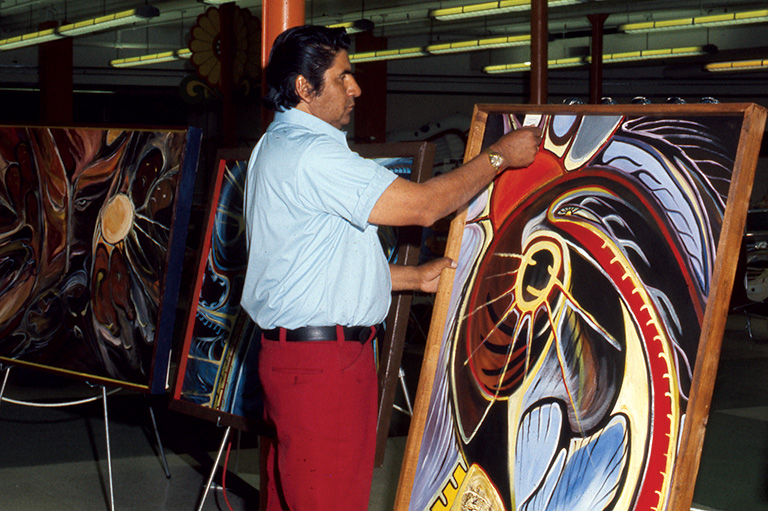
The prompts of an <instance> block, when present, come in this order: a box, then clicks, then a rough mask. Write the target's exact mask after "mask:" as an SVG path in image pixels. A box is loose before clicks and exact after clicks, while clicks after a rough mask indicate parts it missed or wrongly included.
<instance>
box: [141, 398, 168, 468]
mask: <svg viewBox="0 0 768 511" xmlns="http://www.w3.org/2000/svg"><path fill="white" fill-rule="evenodd" d="M147 406H148V407H149V417H150V419H152V429H154V430H155V440H157V448H158V449H159V450H160V458H161V459H162V460H163V470H164V471H165V477H166V478H167V479H170V478H171V469H170V468H168V459H167V458H166V457H165V449H163V442H162V441H161V440H160V432H159V431H158V430H157V421H155V411H154V410H153V409H152V405H151V404H148V405H147Z"/></svg>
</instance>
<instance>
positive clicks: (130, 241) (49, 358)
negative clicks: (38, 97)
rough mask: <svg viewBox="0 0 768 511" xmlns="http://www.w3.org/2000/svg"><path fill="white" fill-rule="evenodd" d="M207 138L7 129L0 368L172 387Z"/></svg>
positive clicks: (2, 131)
mask: <svg viewBox="0 0 768 511" xmlns="http://www.w3.org/2000/svg"><path fill="white" fill-rule="evenodd" d="M200 140H201V132H200V131H199V130H197V129H188V130H154V129H147V130H139V129H101V128H46V127H23V126H2V127H0V184H1V186H0V278H1V279H2V286H1V287H0V364H14V365H23V366H26V367H30V368H39V369H42V370H47V371H52V372H57V373H61V374H65V375H70V376H73V377H77V378H82V379H87V380H89V381H92V382H96V383H103V384H107V385H115V386H122V387H131V388H136V389H139V390H144V391H149V392H158V393H159V392H164V391H165V389H166V386H167V375H168V370H169V353H170V350H171V344H172V336H173V327H174V319H175V315H176V303H177V297H178V294H179V285H180V275H181V266H182V261H183V256H184V246H185V240H186V235H187V224H188V221H189V212H190V200H189V197H191V195H192V194H191V192H192V189H193V187H194V180H195V173H196V170H197V161H198V155H199V148H200Z"/></svg>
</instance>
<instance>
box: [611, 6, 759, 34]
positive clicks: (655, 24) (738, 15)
mask: <svg viewBox="0 0 768 511" xmlns="http://www.w3.org/2000/svg"><path fill="white" fill-rule="evenodd" d="M766 21H768V9H763V10H760V11H748V12H731V13H726V14H713V15H710V16H697V17H695V18H680V19H674V20H662V21H645V22H641V23H626V24H624V25H619V30H620V31H622V32H627V33H640V32H661V31H665V30H679V29H683V28H705V27H719V26H724V25H743V24H747V23H764V22H766Z"/></svg>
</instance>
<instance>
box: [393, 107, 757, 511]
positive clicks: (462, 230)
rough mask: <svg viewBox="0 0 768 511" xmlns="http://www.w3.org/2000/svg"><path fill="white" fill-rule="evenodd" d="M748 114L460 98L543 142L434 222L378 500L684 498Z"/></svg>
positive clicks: (489, 129)
mask: <svg viewBox="0 0 768 511" xmlns="http://www.w3.org/2000/svg"><path fill="white" fill-rule="evenodd" d="M765 118H766V114H765V110H763V109H762V108H760V107H757V106H755V105H682V106H681V105H658V106H652V105H643V106H635V105H631V106H620V105H616V106H568V107H566V106H520V105H517V106H513V105H506V106H505V105H496V106H479V107H478V108H477V109H476V111H475V116H474V121H473V126H472V130H471V132H470V139H469V144H468V148H467V156H468V157H473V156H475V155H476V154H478V153H479V152H480V151H481V149H482V148H483V147H485V146H487V145H488V144H490V143H491V142H492V141H494V140H495V139H496V138H497V137H498V136H499V135H501V134H502V133H505V132H508V131H510V130H514V129H517V128H519V127H521V126H524V125H534V126H539V127H541V129H542V131H543V140H542V143H541V146H540V150H539V153H538V155H537V156H536V159H535V161H534V163H533V164H532V165H531V166H530V167H528V168H526V169H519V170H508V171H507V172H505V173H504V174H502V175H500V176H499V178H497V179H496V180H495V182H494V183H492V184H491V185H490V186H489V188H488V189H487V190H485V191H484V192H482V193H481V194H480V195H479V196H478V197H477V198H476V199H475V200H474V201H473V202H472V203H471V204H470V205H469V206H468V208H467V209H466V211H465V212H464V213H463V214H462V215H459V217H457V219H456V220H455V221H454V222H453V224H452V228H451V234H450V236H449V246H448V254H447V255H449V256H451V257H454V258H456V259H457V260H458V268H457V269H456V270H455V276H454V278H453V280H452V281H451V279H445V281H443V282H441V288H440V290H439V291H438V296H437V299H436V300H437V301H436V306H435V311H434V313H433V318H432V324H431V329H430V338H429V341H428V345H427V353H426V355H425V359H424V365H423V367H422V372H421V380H420V383H419V391H418V395H417V397H416V405H415V417H414V420H413V422H412V425H411V431H410V434H409V438H408V445H407V448H406V455H405V460H404V463H403V471H402V473H401V479H400V486H399V489H398V496H397V501H396V509H398V510H401V511H403V510H409V511H417V510H418V511H423V510H436V509H446V510H463V509H488V510H494V511H502V510H504V511H511V510H519V511H522V510H526V511H532V510H545V509H546V510H548V511H556V510H570V509H590V510H607V509H612V510H621V511H630V510H632V511H653V510H660V509H670V510H673V511H681V510H683V509H686V510H687V509H690V504H691V499H692V492H693V486H694V484H693V483H694V482H695V478H696V472H697V469H698V462H699V455H700V447H701V444H702V442H703V436H704V430H705V424H706V418H707V413H708V406H709V402H710V400H711V395H712V386H713V382H714V376H715V372H716V369H717V359H718V357H719V352H720V343H721V341H722V335H723V332H724V329H725V321H726V316H727V312H728V310H727V307H728V302H729V299H728V298H729V297H730V293H731V289H732V285H733V277H734V273H735V267H736V259H737V255H738V252H739V248H740V246H741V236H742V232H743V227H744V221H745V217H746V212H747V207H748V201H749V196H750V190H751V187H752V179H753V176H754V169H755V165H756V162H757V156H758V152H759V148H760V141H761V138H762V132H763V128H764V124H765Z"/></svg>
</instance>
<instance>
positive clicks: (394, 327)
mask: <svg viewBox="0 0 768 511" xmlns="http://www.w3.org/2000/svg"><path fill="white" fill-rule="evenodd" d="M353 150H355V151H357V152H358V153H359V154H360V155H361V156H363V157H366V158H372V159H375V160H376V161H378V162H379V163H380V164H382V165H384V166H386V167H387V168H389V169H391V170H392V171H393V172H396V173H398V174H399V175H401V176H403V177H406V178H409V179H418V180H421V179H424V178H425V176H426V175H428V174H431V166H432V159H433V158H434V146H433V145H432V144H426V143H415V142H414V143H403V144H371V145H361V146H354V147H353ZM249 156H250V150H222V151H220V152H219V154H218V160H219V161H218V169H217V173H216V179H215V180H214V185H213V187H212V190H211V196H210V199H209V201H208V204H211V205H212V206H211V209H210V212H209V214H208V220H207V223H206V227H205V233H204V235H203V238H202V243H201V248H200V260H199V263H198V269H197V273H196V283H195V288H194V291H193V296H194V297H195V300H194V301H193V304H192V306H191V307H190V310H189V317H188V319H187V321H186V326H185V328H186V331H185V335H184V343H183V346H182V348H181V357H180V360H179V363H178V373H177V377H176V382H175V385H174V391H173V399H172V400H171V403H170V406H171V408H173V409H175V410H178V411H181V412H184V413H188V414H190V415H194V416H198V417H201V418H204V419H207V420H211V421H214V422H216V423H217V424H221V425H226V426H233V427H236V428H238V429H242V430H246V431H257V432H261V433H266V434H268V433H269V430H268V429H267V428H266V426H265V425H264V424H262V423H261V416H262V401H261V385H260V383H259V379H258V374H257V367H258V347H259V337H260V332H259V330H258V327H257V326H256V325H255V324H254V323H253V322H252V321H251V320H250V318H249V317H248V315H247V314H246V313H245V312H244V311H243V310H242V309H241V308H240V297H241V295H242V289H243V281H244V278H245V269H246V264H247V245H246V239H245V225H244V219H243V198H244V197H243V193H244V189H245V176H246V172H247V166H248V159H249ZM380 236H381V238H382V246H383V248H384V250H386V251H387V253H388V254H389V257H390V259H391V260H392V261H393V262H394V261H400V262H404V263H406V264H413V263H415V260H416V259H417V258H418V242H414V241H413V240H415V239H416V238H418V236H419V235H418V233H417V234H416V235H414V233H413V232H411V231H409V230H407V229H401V230H400V231H389V230H381V231H380ZM257 242H258V240H255V241H254V243H257ZM406 300H407V297H406V296H405V295H402V296H400V295H399V296H397V297H395V298H394V299H393V306H392V308H391V310H395V311H396V312H390V318H393V319H392V320H391V322H390V321H389V320H388V322H387V324H388V325H391V327H390V328H388V329H387V335H386V336H385V337H384V341H383V346H384V347H385V348H384V349H383V350H382V353H383V355H382V357H381V364H380V366H381V367H387V368H389V367H390V366H391V365H392V364H398V365H397V366H396V367H395V369H394V374H391V373H390V372H387V374H386V377H384V379H383V381H385V382H386V385H387V388H388V389H389V390H388V392H387V393H386V395H387V396H391V397H390V398H389V399H390V401H389V407H390V408H391V407H392V402H393V400H394V388H395V384H396V381H395V379H394V378H396V376H397V368H398V367H399V363H400V362H399V361H400V358H398V357H399V356H400V354H401V352H402V346H403V340H402V338H403V337H404V335H405V323H406V322H407V315H408V312H407V310H406V309H405V307H407V303H406ZM393 314H394V316H393ZM396 334H397V335H399V336H400V337H399V340H398V341H394V340H393V336H395V335H396ZM395 358H397V360H396V361H395V360H394V359H395ZM388 417H389V415H388V416H387V421H388V420H389V419H388ZM388 426H389V422H387V425H386V427H387V428H388ZM382 429H383V428H382ZM385 440H386V437H385Z"/></svg>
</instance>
